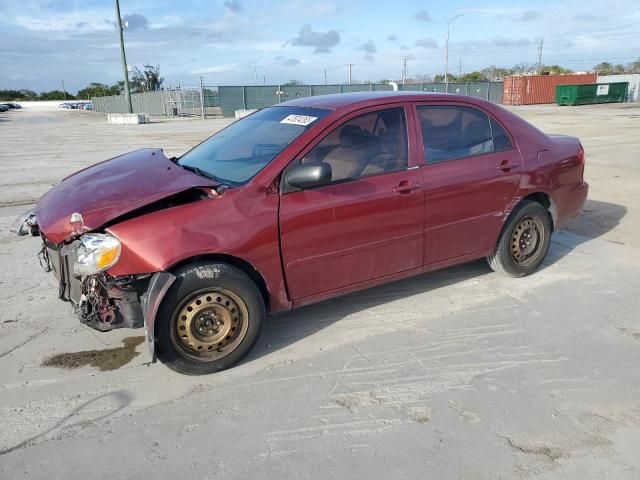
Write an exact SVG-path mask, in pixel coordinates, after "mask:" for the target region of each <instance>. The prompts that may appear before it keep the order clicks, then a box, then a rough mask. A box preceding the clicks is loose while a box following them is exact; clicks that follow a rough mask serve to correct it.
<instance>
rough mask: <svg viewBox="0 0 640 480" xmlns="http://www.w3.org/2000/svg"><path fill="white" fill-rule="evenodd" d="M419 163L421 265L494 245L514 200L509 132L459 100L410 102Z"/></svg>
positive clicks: (517, 165) (516, 162) (514, 156)
mask: <svg viewBox="0 0 640 480" xmlns="http://www.w3.org/2000/svg"><path fill="white" fill-rule="evenodd" d="M415 115H416V124H417V125H418V127H419V130H420V132H421V134H422V135H421V136H420V140H421V143H422V145H421V148H422V152H423V157H424V164H423V166H422V167H421V168H420V170H421V173H422V182H423V185H424V202H425V243H424V247H425V264H427V265H428V264H435V263H438V262H441V261H446V260H450V259H454V258H458V257H466V256H469V257H471V256H474V255H475V256H478V255H482V254H486V253H488V251H490V250H491V249H493V248H494V246H495V243H496V240H497V238H498V235H499V233H500V230H501V228H502V223H503V218H504V215H505V212H507V211H508V210H509V209H510V207H511V205H512V203H513V200H514V195H515V193H516V191H517V188H518V185H519V182H520V177H521V175H522V173H521V172H522V168H523V165H522V159H521V156H520V153H519V152H518V150H517V149H516V148H515V143H514V142H513V140H512V138H511V136H510V135H509V134H508V133H507V130H506V129H505V128H504V126H502V125H501V124H500V123H499V122H498V121H497V120H496V119H494V118H491V117H489V116H488V115H487V114H486V113H485V112H484V111H482V110H480V109H477V108H474V107H471V106H468V105H463V104H424V105H416V110H415Z"/></svg>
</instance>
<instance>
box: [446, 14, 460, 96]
mask: <svg viewBox="0 0 640 480" xmlns="http://www.w3.org/2000/svg"><path fill="white" fill-rule="evenodd" d="M461 16H462V15H461V14H460V15H456V16H455V17H451V18H450V19H449V20H447V41H446V42H445V47H444V84H445V91H446V92H447V93H449V27H450V26H451V23H452V22H453V21H454V20H455V19H456V18H459V17H461Z"/></svg>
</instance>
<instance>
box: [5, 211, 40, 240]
mask: <svg viewBox="0 0 640 480" xmlns="http://www.w3.org/2000/svg"><path fill="white" fill-rule="evenodd" d="M9 230H10V231H11V232H12V233H17V234H18V235H20V236H23V235H29V234H31V235H37V234H38V233H37V230H38V222H37V221H36V210H35V209H34V208H32V209H31V210H27V211H26V212H23V213H22V214H21V215H20V216H19V217H18V218H16V219H15V221H14V222H13V223H12V224H11V227H9Z"/></svg>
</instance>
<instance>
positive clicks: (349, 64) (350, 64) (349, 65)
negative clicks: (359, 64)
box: [347, 63, 353, 85]
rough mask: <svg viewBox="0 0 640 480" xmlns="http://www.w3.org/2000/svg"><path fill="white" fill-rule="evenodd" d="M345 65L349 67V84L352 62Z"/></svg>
mask: <svg viewBox="0 0 640 480" xmlns="http://www.w3.org/2000/svg"><path fill="white" fill-rule="evenodd" d="M347 67H349V85H351V67H353V63H347Z"/></svg>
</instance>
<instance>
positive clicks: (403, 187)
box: [393, 180, 422, 194]
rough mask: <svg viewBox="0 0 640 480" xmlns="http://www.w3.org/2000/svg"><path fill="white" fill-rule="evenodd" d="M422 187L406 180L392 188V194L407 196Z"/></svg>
mask: <svg viewBox="0 0 640 480" xmlns="http://www.w3.org/2000/svg"><path fill="white" fill-rule="evenodd" d="M421 187H422V185H421V184H419V183H414V182H409V181H408V180H402V181H401V182H400V183H399V184H398V185H396V186H395V187H393V192H394V193H400V194H407V193H411V192H413V191H414V190H418V189H419V188H421Z"/></svg>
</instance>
